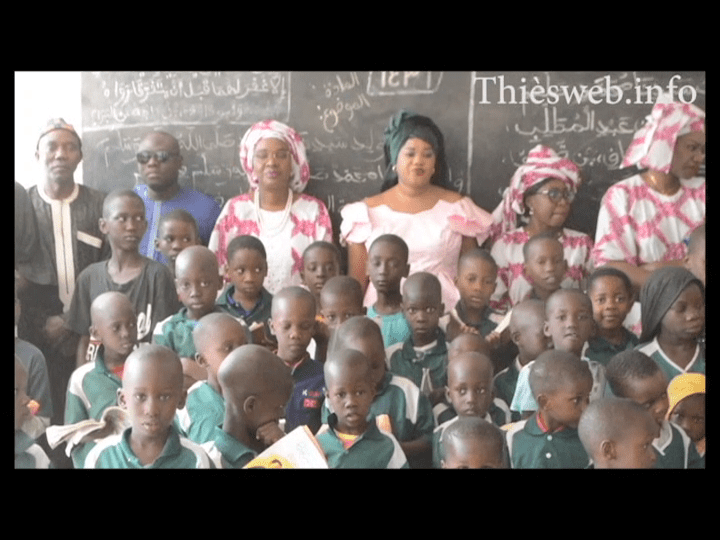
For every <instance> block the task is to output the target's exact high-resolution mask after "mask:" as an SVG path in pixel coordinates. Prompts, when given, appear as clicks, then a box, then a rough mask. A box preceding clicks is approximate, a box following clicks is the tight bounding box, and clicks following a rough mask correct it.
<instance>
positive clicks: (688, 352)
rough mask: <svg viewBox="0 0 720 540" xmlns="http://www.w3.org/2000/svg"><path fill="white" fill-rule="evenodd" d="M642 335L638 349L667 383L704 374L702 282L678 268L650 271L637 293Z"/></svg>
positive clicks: (703, 298) (703, 297) (703, 301)
mask: <svg viewBox="0 0 720 540" xmlns="http://www.w3.org/2000/svg"><path fill="white" fill-rule="evenodd" d="M640 305H641V306H642V312H641V321H642V334H641V336H640V345H639V346H638V350H640V351H641V352H643V353H645V354H647V355H648V356H650V357H651V358H652V359H653V360H655V362H657V363H658V365H659V366H660V368H661V369H662V370H663V372H664V373H665V376H666V377H667V379H668V380H672V379H673V378H674V377H676V376H677V375H681V374H683V373H688V372H692V373H702V374H704V373H705V355H704V353H703V350H702V348H701V347H700V344H699V343H698V337H699V336H700V335H701V334H702V332H703V329H704V327H705V290H704V288H703V286H702V282H701V281H700V280H699V279H698V278H696V277H695V276H694V275H693V274H692V273H691V272H689V271H688V270H686V269H684V268H681V267H668V268H660V269H658V270H656V271H655V272H653V273H652V274H651V276H650V277H649V278H648V280H647V281H646V282H645V285H643V288H642V290H641V291H640Z"/></svg>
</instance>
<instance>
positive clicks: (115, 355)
mask: <svg viewBox="0 0 720 540" xmlns="http://www.w3.org/2000/svg"><path fill="white" fill-rule="evenodd" d="M90 316H91V319H92V326H91V327H90V335H91V336H92V339H93V341H97V342H98V343H99V345H98V348H97V349H96V350H95V351H94V354H93V357H94V361H92V362H88V363H86V364H83V365H82V366H80V367H79V368H77V369H76V370H75V371H74V372H73V374H72V376H71V377H70V382H69V383H68V388H67V397H66V399H65V425H70V424H76V423H78V422H81V421H83V420H88V419H93V420H99V419H100V418H101V417H102V414H103V412H104V411H105V409H107V408H108V407H111V406H114V405H116V404H117V392H118V390H119V389H120V388H121V387H122V378H123V371H124V369H125V362H126V361H127V358H128V356H129V355H130V353H131V352H132V351H133V349H134V348H135V346H136V344H137V318H136V316H135V311H134V310H133V306H132V304H131V303H130V300H129V299H128V297H127V296H125V295H124V294H122V293H120V292H116V291H111V292H106V293H103V294H101V295H100V296H98V297H97V298H95V300H93V303H92V305H91V307H90ZM91 446H92V445H89V444H82V445H78V446H76V447H75V448H73V451H72V459H73V464H74V465H75V468H81V467H82V464H83V461H84V459H85V456H86V454H87V452H88V451H89V449H90V447H91Z"/></svg>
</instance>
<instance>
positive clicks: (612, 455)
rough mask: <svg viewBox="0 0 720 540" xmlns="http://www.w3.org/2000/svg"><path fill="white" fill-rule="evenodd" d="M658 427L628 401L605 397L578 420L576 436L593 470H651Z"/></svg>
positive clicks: (589, 406) (639, 408) (641, 410)
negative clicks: (590, 460)
mask: <svg viewBox="0 0 720 540" xmlns="http://www.w3.org/2000/svg"><path fill="white" fill-rule="evenodd" d="M659 434H660V427H659V426H658V425H657V423H656V422H655V420H654V419H653V416H652V414H650V412H649V411H648V410H647V409H645V408H644V407H642V406H641V405H639V404H638V403H635V402H634V401H633V400H631V399H628V398H617V397H605V398H601V399H597V400H595V401H593V402H592V403H590V404H589V405H588V407H587V409H585V411H584V412H583V414H582V416H581V417H580V423H579V424H578V435H579V436H580V441H581V442H582V444H583V446H584V447H585V450H586V451H587V453H588V455H589V456H590V459H592V462H593V468H595V469H651V468H653V467H655V463H656V462H657V454H656V453H655V450H654V448H653V441H654V440H655V438H656V437H657V436H658V435H659Z"/></svg>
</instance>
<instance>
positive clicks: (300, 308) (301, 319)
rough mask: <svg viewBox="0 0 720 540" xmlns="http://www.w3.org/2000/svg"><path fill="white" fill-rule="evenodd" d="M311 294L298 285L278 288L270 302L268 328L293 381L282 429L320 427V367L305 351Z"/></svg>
mask: <svg viewBox="0 0 720 540" xmlns="http://www.w3.org/2000/svg"><path fill="white" fill-rule="evenodd" d="M316 315H317V312H316V306H315V297H314V296H313V294H312V293H311V292H310V291H308V290H307V289H304V288H302V287H297V286H295V287H286V288H284V289H281V290H279V291H278V292H277V293H276V294H275V295H274V296H273V301H272V316H271V318H270V321H269V323H270V329H271V330H272V331H273V333H274V334H275V338H276V339H277V344H278V349H277V355H278V356H279V357H280V358H281V359H282V361H283V362H285V365H287V366H288V367H289V368H290V369H291V371H292V378H293V381H294V382H295V387H294V388H293V393H292V396H291V397H290V401H289V402H288V405H287V408H286V415H285V432H286V433H290V432H291V431H292V430H293V429H295V428H296V427H298V426H301V425H306V426H308V428H310V431H312V433H316V432H317V430H318V429H319V428H320V424H321V419H320V414H321V407H322V404H323V399H324V395H325V379H324V376H323V366H322V364H320V363H319V362H317V361H315V360H314V359H312V358H311V357H310V355H309V353H308V345H310V340H312V338H313V336H314V335H315V334H316V331H317V321H316Z"/></svg>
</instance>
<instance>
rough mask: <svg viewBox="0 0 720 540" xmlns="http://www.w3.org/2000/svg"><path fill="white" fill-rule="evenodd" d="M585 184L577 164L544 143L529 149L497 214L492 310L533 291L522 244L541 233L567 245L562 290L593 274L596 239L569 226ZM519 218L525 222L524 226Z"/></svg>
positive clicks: (494, 230)
mask: <svg viewBox="0 0 720 540" xmlns="http://www.w3.org/2000/svg"><path fill="white" fill-rule="evenodd" d="M580 182H581V178H580V171H579V169H578V167H577V165H575V163H573V162H572V161H570V160H569V159H565V158H561V157H560V156H558V155H557V154H556V153H555V151H554V150H553V149H551V148H548V147H547V146H543V145H538V146H536V147H534V148H533V149H532V150H530V152H529V154H528V156H527V159H526V160H525V163H523V164H522V165H521V166H520V167H519V168H518V169H517V171H515V174H514V175H513V177H512V179H511V180H510V186H509V187H508V188H506V189H505V192H504V193H503V200H502V201H501V203H500V204H499V205H498V207H497V208H496V209H495V211H494V212H493V222H494V224H493V236H492V238H494V239H495V240H494V243H493V245H492V249H491V252H490V253H491V254H492V256H493V258H494V259H495V262H496V263H497V265H498V283H497V288H496V289H495V294H494V295H493V297H492V300H491V306H492V307H493V308H495V309H498V310H507V309H508V308H510V307H511V306H512V305H514V304H516V303H517V302H519V301H521V300H523V299H524V298H526V297H527V296H528V294H529V293H530V291H531V290H532V287H531V284H530V282H529V281H528V279H527V277H526V276H525V274H524V272H523V263H524V257H523V246H524V245H525V243H526V242H527V241H528V240H529V239H530V238H531V237H533V236H535V235H536V234H538V233H544V232H550V233H554V234H555V235H557V238H558V240H559V241H560V243H561V244H562V245H563V252H564V254H565V260H566V262H567V272H566V273H565V278H564V280H563V281H562V283H561V286H562V287H576V288H577V287H579V286H580V284H581V282H582V280H583V278H585V277H586V276H588V275H589V274H590V272H591V270H592V266H591V263H590V251H591V249H592V245H593V242H592V239H591V238H590V237H589V236H588V235H587V234H584V233H581V232H579V231H575V230H572V229H567V228H565V227H564V224H565V221H566V220H567V218H568V216H569V215H570V209H571V205H572V201H573V199H574V198H575V193H576V192H577V189H578V187H579V185H580ZM518 216H519V217H520V218H521V220H522V221H521V224H520V225H519V226H518V219H517V218H518Z"/></svg>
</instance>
